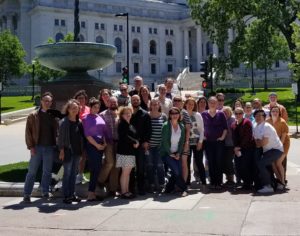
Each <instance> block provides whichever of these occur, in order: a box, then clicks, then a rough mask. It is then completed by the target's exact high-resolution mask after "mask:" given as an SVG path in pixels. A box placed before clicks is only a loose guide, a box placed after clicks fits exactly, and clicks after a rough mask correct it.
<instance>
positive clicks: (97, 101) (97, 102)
mask: <svg viewBox="0 0 300 236" xmlns="http://www.w3.org/2000/svg"><path fill="white" fill-rule="evenodd" d="M96 104H99V105H100V101H99V100H98V99H97V98H95V97H91V98H90V100H89V107H90V108H92V107H93V106H94V105H96Z"/></svg>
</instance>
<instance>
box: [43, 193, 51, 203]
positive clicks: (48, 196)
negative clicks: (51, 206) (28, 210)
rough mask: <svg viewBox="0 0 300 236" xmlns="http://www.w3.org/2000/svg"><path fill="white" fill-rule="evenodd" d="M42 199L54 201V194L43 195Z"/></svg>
mask: <svg viewBox="0 0 300 236" xmlns="http://www.w3.org/2000/svg"><path fill="white" fill-rule="evenodd" d="M42 198H43V199H45V200H47V201H50V200H52V199H53V194H52V193H45V194H43V196H42Z"/></svg>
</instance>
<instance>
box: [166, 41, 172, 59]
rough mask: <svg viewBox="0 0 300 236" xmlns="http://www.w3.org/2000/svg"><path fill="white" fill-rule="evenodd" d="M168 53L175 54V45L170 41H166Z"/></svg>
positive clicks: (169, 54) (168, 54)
mask: <svg viewBox="0 0 300 236" xmlns="http://www.w3.org/2000/svg"><path fill="white" fill-rule="evenodd" d="M166 55H167V56H173V45H172V43H171V42H170V41H169V42H167V43H166Z"/></svg>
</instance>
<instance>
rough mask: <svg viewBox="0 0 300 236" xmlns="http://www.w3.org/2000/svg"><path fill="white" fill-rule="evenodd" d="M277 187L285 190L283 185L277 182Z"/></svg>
mask: <svg viewBox="0 0 300 236" xmlns="http://www.w3.org/2000/svg"><path fill="white" fill-rule="evenodd" d="M277 189H278V190H281V191H283V190H285V186H284V185H283V184H281V183H278V184H277Z"/></svg>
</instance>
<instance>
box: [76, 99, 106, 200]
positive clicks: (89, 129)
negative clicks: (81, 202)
mask: <svg viewBox="0 0 300 236" xmlns="http://www.w3.org/2000/svg"><path fill="white" fill-rule="evenodd" d="M89 106H90V114H88V115H87V116H86V117H85V118H84V119H83V121H82V123H83V129H84V134H85V136H86V138H87V140H88V142H87V146H86V151H87V156H88V160H89V169H90V182H89V193H88V198H87V200H88V201H96V200H101V199H100V198H97V196H96V194H95V190H96V184H97V179H98V176H99V173H100V169H101V165H102V156H103V150H104V149H105V146H106V142H107V141H109V138H110V137H108V132H107V127H106V124H105V122H104V120H103V119H102V118H101V117H100V116H99V115H98V112H99V109H100V102H99V100H97V99H96V98H91V99H90V101H89Z"/></svg>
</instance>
